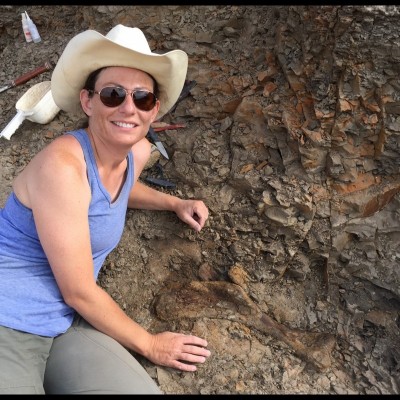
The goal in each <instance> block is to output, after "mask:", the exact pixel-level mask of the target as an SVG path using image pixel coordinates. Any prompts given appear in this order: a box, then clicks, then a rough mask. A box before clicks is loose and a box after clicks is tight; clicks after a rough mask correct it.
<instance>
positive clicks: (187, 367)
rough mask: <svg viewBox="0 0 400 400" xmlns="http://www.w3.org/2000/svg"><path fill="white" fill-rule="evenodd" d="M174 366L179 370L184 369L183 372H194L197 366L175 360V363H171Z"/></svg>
mask: <svg viewBox="0 0 400 400" xmlns="http://www.w3.org/2000/svg"><path fill="white" fill-rule="evenodd" d="M173 367H174V368H176V369H179V370H180V371H185V372H195V371H197V367H196V366H195V365H192V364H185V363H183V362H180V361H176V363H175V364H174V365H173Z"/></svg>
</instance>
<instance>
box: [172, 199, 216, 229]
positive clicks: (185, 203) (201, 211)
mask: <svg viewBox="0 0 400 400" xmlns="http://www.w3.org/2000/svg"><path fill="white" fill-rule="evenodd" d="M174 211H175V213H176V215H177V216H178V217H179V218H180V219H181V220H182V221H183V222H185V223H187V224H188V225H189V226H190V227H192V228H193V229H194V230H195V231H196V232H200V231H201V230H202V228H203V226H204V224H205V223H206V221H207V218H208V208H207V206H206V205H205V204H204V202H203V201H201V200H182V201H181V202H179V203H178V206H177V208H176V209H175V210H174Z"/></svg>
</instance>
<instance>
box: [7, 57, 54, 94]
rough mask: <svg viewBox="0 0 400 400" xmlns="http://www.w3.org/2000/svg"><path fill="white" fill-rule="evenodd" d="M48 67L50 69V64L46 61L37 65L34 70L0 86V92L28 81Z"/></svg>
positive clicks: (47, 69)
mask: <svg viewBox="0 0 400 400" xmlns="http://www.w3.org/2000/svg"><path fill="white" fill-rule="evenodd" d="M50 69H52V65H51V64H50V63H49V62H48V61H47V62H46V63H45V64H44V65H42V66H41V67H37V68H35V69H34V70H32V71H30V72H27V73H26V74H24V75H21V76H20V77H18V78H17V79H14V80H13V81H11V82H9V83H7V84H6V85H4V86H2V87H0V93H1V92H4V91H5V90H8V89H11V88H12V87H14V86H18V85H22V84H23V83H25V82H28V81H29V80H31V79H32V78H34V77H35V76H37V75H40V74H42V73H43V72H46V71H49V70H50Z"/></svg>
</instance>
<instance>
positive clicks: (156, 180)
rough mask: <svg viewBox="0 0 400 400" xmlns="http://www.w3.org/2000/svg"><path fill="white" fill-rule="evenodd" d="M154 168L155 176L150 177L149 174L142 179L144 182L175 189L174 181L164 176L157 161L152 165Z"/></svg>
mask: <svg viewBox="0 0 400 400" xmlns="http://www.w3.org/2000/svg"><path fill="white" fill-rule="evenodd" d="M154 169H155V170H156V176H155V177H151V176H148V177H146V178H145V179H144V180H145V181H146V182H148V183H151V184H152V185H155V186H161V187H163V188H167V189H175V188H176V184H175V183H173V182H170V181H168V180H167V179H165V178H164V172H163V169H162V166H161V164H160V163H159V162H157V163H156V164H155V165H154Z"/></svg>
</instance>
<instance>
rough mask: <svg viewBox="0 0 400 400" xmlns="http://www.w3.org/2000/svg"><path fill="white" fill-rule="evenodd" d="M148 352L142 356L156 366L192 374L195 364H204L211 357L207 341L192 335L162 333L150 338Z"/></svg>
mask: <svg viewBox="0 0 400 400" xmlns="http://www.w3.org/2000/svg"><path fill="white" fill-rule="evenodd" d="M152 339H153V340H152V343H151V346H150V348H149V351H148V352H147V353H146V354H145V355H144V356H145V357H146V358H148V359H149V360H150V361H152V362H153V363H155V364H158V365H164V366H166V367H171V368H176V369H179V370H181V371H187V372H194V371H196V369H197V367H196V365H195V364H202V363H204V362H205V361H206V360H207V358H208V357H209V356H210V355H211V352H210V350H208V349H207V348H206V346H207V341H206V340H205V339H202V338H199V337H197V336H194V335H184V334H182V333H175V332H162V333H157V334H155V335H153V336H152Z"/></svg>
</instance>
